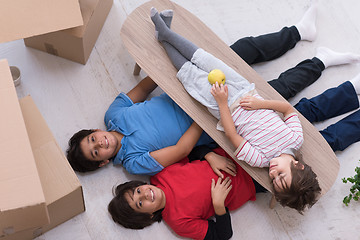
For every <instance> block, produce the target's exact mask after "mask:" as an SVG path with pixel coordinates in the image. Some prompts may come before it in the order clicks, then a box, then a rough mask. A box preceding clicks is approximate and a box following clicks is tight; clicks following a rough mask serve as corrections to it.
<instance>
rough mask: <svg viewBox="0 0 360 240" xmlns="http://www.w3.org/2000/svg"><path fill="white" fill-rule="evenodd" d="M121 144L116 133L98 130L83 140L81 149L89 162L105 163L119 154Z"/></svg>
mask: <svg viewBox="0 0 360 240" xmlns="http://www.w3.org/2000/svg"><path fill="white" fill-rule="evenodd" d="M120 144H121V143H120V141H119V139H118V138H117V137H116V135H115V133H113V132H107V131H102V130H96V131H95V132H93V133H91V134H89V135H88V136H86V137H85V138H84V139H83V140H81V142H80V148H81V150H82V152H83V154H84V156H85V157H86V158H87V159H88V160H90V161H104V160H108V159H111V158H112V157H114V156H115V155H116V154H117V152H118V151H119V149H120V146H121V145H120Z"/></svg>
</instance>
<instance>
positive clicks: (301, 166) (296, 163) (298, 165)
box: [294, 161, 305, 170]
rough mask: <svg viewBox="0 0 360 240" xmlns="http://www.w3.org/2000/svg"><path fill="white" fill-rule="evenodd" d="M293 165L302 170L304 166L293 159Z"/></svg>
mask: <svg viewBox="0 0 360 240" xmlns="http://www.w3.org/2000/svg"><path fill="white" fill-rule="evenodd" d="M294 166H295V167H296V168H297V169H301V170H304V168H305V166H304V164H302V163H300V162H299V161H295V162H294Z"/></svg>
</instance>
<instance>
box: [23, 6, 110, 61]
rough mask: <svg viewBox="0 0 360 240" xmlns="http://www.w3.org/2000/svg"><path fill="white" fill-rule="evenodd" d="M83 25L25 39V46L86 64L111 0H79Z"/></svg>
mask: <svg viewBox="0 0 360 240" xmlns="http://www.w3.org/2000/svg"><path fill="white" fill-rule="evenodd" d="M79 3H80V8H81V13H82V16H83V21H84V25H83V26H80V27H76V28H72V29H66V30H62V31H57V32H53V33H49V34H43V35H39V36H35V37H30V38H25V39H24V42H25V45H26V46H28V47H32V48H35V49H38V50H41V51H44V52H47V53H50V54H53V55H56V56H59V57H63V58H66V59H69V60H72V61H75V62H78V63H82V64H86V62H87V60H88V59H89V56H90V53H91V51H92V49H93V47H94V45H95V42H96V40H97V38H98V36H99V34H100V31H101V29H102V26H103V25H104V22H105V20H106V17H107V15H108V14H109V11H110V9H111V6H112V4H113V0H79Z"/></svg>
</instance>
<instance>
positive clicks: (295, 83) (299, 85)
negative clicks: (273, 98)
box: [268, 58, 325, 99]
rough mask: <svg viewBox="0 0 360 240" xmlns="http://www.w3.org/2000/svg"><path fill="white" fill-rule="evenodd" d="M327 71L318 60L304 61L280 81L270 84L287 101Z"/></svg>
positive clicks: (276, 80)
mask: <svg viewBox="0 0 360 240" xmlns="http://www.w3.org/2000/svg"><path fill="white" fill-rule="evenodd" d="M324 69H325V67H324V65H323V63H322V62H321V61H319V59H317V58H313V59H311V60H310V59H307V60H305V61H302V62H301V63H299V64H298V65H296V66H295V67H294V68H291V69H289V70H287V71H285V72H283V73H282V74H280V76H279V78H278V79H274V80H271V81H269V82H268V83H269V84H270V85H271V86H272V87H273V88H274V89H275V90H276V91H277V92H278V93H280V95H281V96H283V97H284V98H285V99H289V98H291V97H293V96H295V95H296V94H297V93H298V92H300V91H301V90H303V89H304V88H306V87H307V86H309V85H310V84H312V83H313V82H315V81H316V80H317V79H318V78H319V77H320V76H321V72H322V71H323V70H324Z"/></svg>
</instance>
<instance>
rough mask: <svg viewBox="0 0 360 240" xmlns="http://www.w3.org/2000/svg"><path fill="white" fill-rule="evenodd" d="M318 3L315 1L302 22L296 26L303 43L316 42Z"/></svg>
mask: <svg viewBox="0 0 360 240" xmlns="http://www.w3.org/2000/svg"><path fill="white" fill-rule="evenodd" d="M317 8H318V1H317V0H314V1H313V3H312V4H311V6H310V8H309V9H308V10H307V11H306V12H305V14H304V16H303V17H302V18H301V20H300V22H298V23H297V24H295V27H296V28H297V30H298V31H299V34H300V39H301V40H303V41H310V42H311V41H314V40H315V38H316V15H317Z"/></svg>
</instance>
